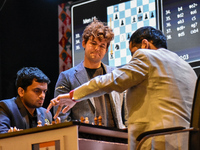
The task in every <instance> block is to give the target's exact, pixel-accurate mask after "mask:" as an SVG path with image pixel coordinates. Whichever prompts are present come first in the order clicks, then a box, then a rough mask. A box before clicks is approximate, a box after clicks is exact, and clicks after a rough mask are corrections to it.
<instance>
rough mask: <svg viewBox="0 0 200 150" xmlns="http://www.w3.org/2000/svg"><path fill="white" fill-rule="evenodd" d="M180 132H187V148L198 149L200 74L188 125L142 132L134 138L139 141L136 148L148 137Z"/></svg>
mask: <svg viewBox="0 0 200 150" xmlns="http://www.w3.org/2000/svg"><path fill="white" fill-rule="evenodd" d="M181 132H189V145H188V150H200V76H199V77H198V79H197V82H196V88H195V92H194V98H193V106H192V113H191V120H190V127H189V128H185V127H181V126H179V127H172V128H164V129H158V130H151V131H147V132H143V133H141V134H140V135H139V136H138V137H137V139H136V140H137V141H139V143H138V145H137V148H136V150H140V148H141V146H142V144H143V143H144V142H145V141H146V140H147V139H148V138H150V137H154V136H160V135H167V134H175V133H181Z"/></svg>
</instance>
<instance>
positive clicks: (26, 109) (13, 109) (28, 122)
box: [0, 67, 52, 133]
mask: <svg viewBox="0 0 200 150" xmlns="http://www.w3.org/2000/svg"><path fill="white" fill-rule="evenodd" d="M49 83H50V80H49V78H48V77H47V76H46V75H45V74H44V73H43V72H42V71H41V70H39V69H38V68H36V67H24V68H22V69H21V70H19V71H18V72H17V79H16V87H17V92H18V96H17V97H13V98H11V99H7V100H1V101H0V133H6V132H8V131H9V130H10V128H13V127H16V128H17V129H28V128H33V127H37V122H38V121H39V120H40V121H41V122H42V125H44V124H45V123H47V124H50V123H51V122H52V115H51V113H50V112H49V113H46V109H45V108H43V107H42V105H43V103H44V99H45V95H46V92H47V88H48V84H49Z"/></svg>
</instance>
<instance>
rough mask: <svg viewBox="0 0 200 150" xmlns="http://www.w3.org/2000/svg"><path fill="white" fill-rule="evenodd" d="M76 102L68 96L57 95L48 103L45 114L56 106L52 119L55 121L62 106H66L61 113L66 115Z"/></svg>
mask: <svg viewBox="0 0 200 150" xmlns="http://www.w3.org/2000/svg"><path fill="white" fill-rule="evenodd" d="M75 104H76V102H75V101H74V100H72V99H71V98H70V94H69V93H67V94H61V95H58V96H57V97H56V98H54V99H52V100H51V101H50V104H49V106H48V107H47V112H49V110H50V109H51V108H52V107H53V106H57V105H58V109H57V111H56V114H55V115H54V119H56V118H57V117H58V115H59V113H60V112H61V110H62V108H63V106H66V107H64V108H63V110H62V113H66V112H67V111H68V110H70V109H71V108H72V107H73V106H74V105H75Z"/></svg>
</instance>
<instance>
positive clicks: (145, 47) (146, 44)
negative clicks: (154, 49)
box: [141, 39, 150, 49]
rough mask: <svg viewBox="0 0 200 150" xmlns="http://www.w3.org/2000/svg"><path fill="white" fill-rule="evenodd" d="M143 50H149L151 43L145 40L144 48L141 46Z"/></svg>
mask: <svg viewBox="0 0 200 150" xmlns="http://www.w3.org/2000/svg"><path fill="white" fill-rule="evenodd" d="M141 48H142V49H149V48H150V46H149V41H148V40H147V39H143V40H142V46H141Z"/></svg>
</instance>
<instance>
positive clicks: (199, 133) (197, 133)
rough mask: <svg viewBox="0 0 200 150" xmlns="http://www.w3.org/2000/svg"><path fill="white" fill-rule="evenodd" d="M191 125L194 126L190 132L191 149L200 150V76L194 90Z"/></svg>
mask: <svg viewBox="0 0 200 150" xmlns="http://www.w3.org/2000/svg"><path fill="white" fill-rule="evenodd" d="M190 127H191V128H194V131H190V133H189V150H200V130H199V129H200V76H199V77H198V79H197V82H196V87H195V92H194V99H193V106H192V113H191V121H190Z"/></svg>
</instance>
